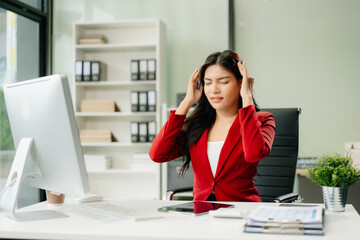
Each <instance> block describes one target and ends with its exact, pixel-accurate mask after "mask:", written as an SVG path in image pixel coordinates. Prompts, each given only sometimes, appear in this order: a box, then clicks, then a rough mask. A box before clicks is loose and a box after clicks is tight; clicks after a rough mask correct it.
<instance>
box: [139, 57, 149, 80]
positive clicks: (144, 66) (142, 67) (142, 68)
mask: <svg viewBox="0 0 360 240" xmlns="http://www.w3.org/2000/svg"><path fill="white" fill-rule="evenodd" d="M139 69H140V80H146V77H147V60H146V59H141V60H140V61H139Z"/></svg>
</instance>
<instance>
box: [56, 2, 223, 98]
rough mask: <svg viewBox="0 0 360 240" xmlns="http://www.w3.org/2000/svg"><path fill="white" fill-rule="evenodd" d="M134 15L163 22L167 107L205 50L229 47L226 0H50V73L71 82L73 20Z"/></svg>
mask: <svg viewBox="0 0 360 240" xmlns="http://www.w3.org/2000/svg"><path fill="white" fill-rule="evenodd" d="M138 18H145V19H147V18H160V19H161V20H162V21H164V22H165V24H166V27H167V61H168V62H167V67H168V69H167V76H168V96H167V99H168V103H169V105H176V93H178V92H185V91H186V86H187V81H188V78H189V76H190V74H191V73H192V72H193V71H194V70H195V69H196V68H197V67H199V66H200V65H202V63H203V62H204V60H205V58H206V57H207V56H208V55H209V54H210V53H212V52H214V51H219V50H224V49H227V48H228V1H227V0H76V1H74V0H54V29H53V36H54V37H53V43H54V52H53V53H54V54H53V63H54V66H53V73H65V74H67V75H68V76H69V78H70V79H71V80H73V79H72V76H73V68H74V67H73V65H74V64H73V63H74V50H73V44H72V43H73V41H72V26H73V23H74V22H81V21H112V20H121V19H138Z"/></svg>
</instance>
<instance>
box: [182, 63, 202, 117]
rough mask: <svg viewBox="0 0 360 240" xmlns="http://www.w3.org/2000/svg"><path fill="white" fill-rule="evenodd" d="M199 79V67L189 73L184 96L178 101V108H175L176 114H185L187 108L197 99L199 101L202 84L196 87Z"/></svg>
mask: <svg viewBox="0 0 360 240" xmlns="http://www.w3.org/2000/svg"><path fill="white" fill-rule="evenodd" d="M199 80H200V71H199V69H196V70H195V71H194V72H193V73H192V74H191V75H190V78H189V82H188V87H187V91H186V95H185V98H184V100H183V101H182V102H181V103H180V105H179V107H178V109H177V110H176V114H186V113H187V112H188V111H189V109H190V108H191V107H192V106H193V105H194V104H195V103H196V102H197V101H199V99H200V97H201V94H202V90H203V85H202V84H200V87H199V89H197V86H198V82H199Z"/></svg>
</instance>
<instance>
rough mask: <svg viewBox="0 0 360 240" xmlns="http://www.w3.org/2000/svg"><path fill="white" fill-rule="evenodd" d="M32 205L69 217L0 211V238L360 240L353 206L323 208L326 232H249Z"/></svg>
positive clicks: (181, 219)
mask: <svg viewBox="0 0 360 240" xmlns="http://www.w3.org/2000/svg"><path fill="white" fill-rule="evenodd" d="M116 202H117V203H119V204H121V205H122V206H124V207H130V208H136V209H140V210H144V211H146V210H156V209H157V208H159V207H161V206H165V205H171V204H177V203H179V202H176V201H171V202H168V201H140V200H137V201H125V200H119V201H116ZM233 204H234V205H235V206H236V207H240V208H246V209H249V210H253V209H255V208H256V206H258V205H259V203H233ZM30 208H31V209H38V210H39V209H52V210H57V211H59V212H63V213H65V214H67V215H69V217H68V218H60V219H50V220H37V221H26V222H17V221H14V220H12V219H10V218H8V217H6V216H4V214H3V213H0V238H6V239H9V238H17V239H21V238H26V239H101V240H106V239H217V240H219V239H224V240H226V239H237V240H239V239H254V240H255V239H256V240H261V239H276V240H278V239H280V240H281V239H286V240H291V239H306V240H312V239H314V240H315V239H316V240H319V239H321V240H322V239H333V240H339V239H347V240H350V239H359V235H360V217H359V215H358V213H357V212H356V210H355V209H354V207H353V206H352V205H347V206H346V211H345V212H341V213H333V212H326V213H325V236H304V235H278V234H276V235H275V234H274V235H273V234H251V233H244V232H243V226H244V224H245V220H243V219H221V218H212V217H211V216H209V215H208V214H207V215H202V216H192V215H186V214H181V213H164V214H165V217H164V218H161V219H153V220H147V221H140V222H134V221H131V220H123V219H118V218H114V217H109V216H105V215H102V214H97V213H93V212H90V211H88V210H85V209H81V208H79V207H78V206H76V205H74V204H70V203H69V204H64V205H62V206H59V207H49V206H48V205H47V203H46V202H44V203H40V204H37V205H35V206H31V207H30Z"/></svg>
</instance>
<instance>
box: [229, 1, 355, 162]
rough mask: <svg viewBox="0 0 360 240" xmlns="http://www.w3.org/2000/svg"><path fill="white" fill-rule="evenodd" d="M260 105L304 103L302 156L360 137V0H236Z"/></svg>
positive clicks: (239, 45) (239, 34)
mask: <svg viewBox="0 0 360 240" xmlns="http://www.w3.org/2000/svg"><path fill="white" fill-rule="evenodd" d="M235 12H236V23H235V25H236V41H235V42H236V51H237V52H238V53H239V54H240V55H241V56H242V57H243V58H244V60H245V61H246V63H247V67H248V70H249V72H250V73H251V74H252V75H253V76H254V77H255V82H256V93H255V94H256V95H255V97H256V99H257V101H258V103H259V105H260V107H301V109H302V114H301V115H300V146H299V150H300V152H299V155H300V156H302V157H311V156H318V155H321V154H323V153H324V152H326V151H329V152H335V151H337V152H339V153H342V152H343V149H344V142H347V141H360V14H359V13H360V1H355V0H342V1H339V0H289V1H288V0H257V1H250V0H235Z"/></svg>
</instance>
